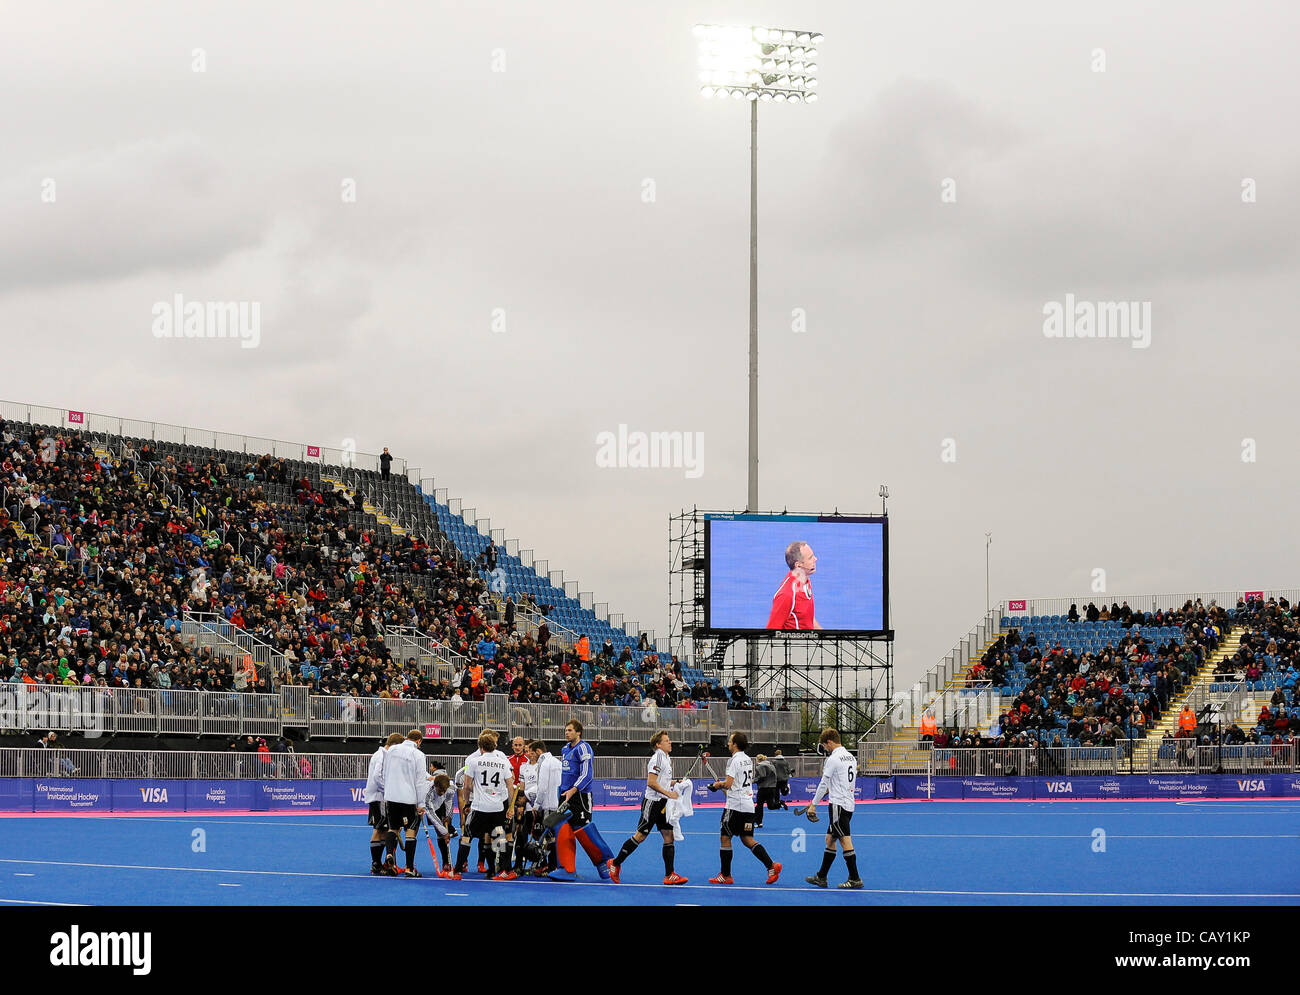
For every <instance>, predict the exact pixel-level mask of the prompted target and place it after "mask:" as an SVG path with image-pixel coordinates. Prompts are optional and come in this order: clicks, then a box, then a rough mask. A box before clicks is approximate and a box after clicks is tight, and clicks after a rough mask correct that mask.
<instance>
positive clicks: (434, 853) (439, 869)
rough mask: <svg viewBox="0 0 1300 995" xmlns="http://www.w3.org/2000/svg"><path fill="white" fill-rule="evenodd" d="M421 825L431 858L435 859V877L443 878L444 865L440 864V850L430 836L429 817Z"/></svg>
mask: <svg viewBox="0 0 1300 995" xmlns="http://www.w3.org/2000/svg"><path fill="white" fill-rule="evenodd" d="M420 825H422V826H423V827H424V839H425V841H426V842H427V843H428V844H429V856H430V857H432V858H433V876H434V877H442V865H441V864H440V863H438V849H437V847H435V846H434V845H433V837H432V836H430V835H429V817H428V814H427V813H426V814H425V817H424V818H423V819H421V820H420Z"/></svg>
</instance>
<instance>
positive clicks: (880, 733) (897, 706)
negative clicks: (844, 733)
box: [858, 611, 1002, 765]
mask: <svg viewBox="0 0 1300 995" xmlns="http://www.w3.org/2000/svg"><path fill="white" fill-rule="evenodd" d="M1001 631H1002V625H1001V616H1000V615H999V614H997V612H994V611H990V612H988V613H987V614H986V615H985V616H984V618H983V619H982V620H981V621H980V623H979V624H978V625H976V626H975V628H973V629H971V631H970V632H968V633H967V634H966V635H965V636H963V637H962V638H961V639H960V640H958V642H957V645H956V646H954V647H953V648H952V649H951V650H949V651H948V652H947V654H945V655H944V657H943V659H941V660H940V661H939V662H938V663H937V664H936V665H935V666H934V667H932V668H931V669H930V670H929V671H928V672H927V673H926V674H925V675H924V676H922V678H921V679H920V680H919V681H917V682H916V683H915V684H913V685H912V687H911V689H910V690H908V691H897V692H895V694H894V698H893V702H892V703H891V704H890V706H889V709H888V710H887V711H886V712H885V714H884V715H882V716H881V717H880V718H879V719H877V720H876V722H875V723H874V724H873V725H872V726H871V728H870V729H868V730H867V731H866V733H864V734H863V736H862V738H861V739H860V740H858V748H859V749H858V755H859V757H860V758H862V759H861V763H862V764H864V765H865V764H866V763H867V762H868V760H869V759H871V758H874V756H875V755H876V754H877V753H879V752H880V751H882V750H886V749H887V748H888V747H889V745H890V743H891V742H892V741H893V740H894V737H895V734H896V733H897V732H898V731H899V730H900V729H903V728H907V727H909V726H912V725H916V724H917V723H918V722H919V721H920V718H921V715H922V714H923V713H925V712H926V711H928V710H929V709H930V708H931V707H932V706H933V705H934V703H935V701H936V700H937V699H939V698H940V697H941V695H942V694H943V692H945V691H948V690H950V689H953V687H954V684H955V683H956V682H957V681H958V680H959V679H960V677H961V673H962V670H963V669H964V668H965V667H966V665H967V664H968V663H970V661H971V660H972V659H974V658H975V657H977V656H978V655H979V652H980V650H981V649H983V647H984V644H985V643H987V642H988V641H989V640H990V639H992V638H993V637H994V636H996V635H997V634H998V633H999V632H1001Z"/></svg>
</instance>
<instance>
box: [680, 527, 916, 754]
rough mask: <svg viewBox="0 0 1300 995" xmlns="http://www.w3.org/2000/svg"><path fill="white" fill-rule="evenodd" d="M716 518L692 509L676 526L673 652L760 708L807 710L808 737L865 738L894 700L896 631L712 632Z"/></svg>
mask: <svg viewBox="0 0 1300 995" xmlns="http://www.w3.org/2000/svg"><path fill="white" fill-rule="evenodd" d="M714 514H726V512H710V511H703V510H700V509H698V508H691V509H689V510H683V511H682V512H681V513H679V514H677V515H672V516H670V517H669V519H668V619H669V629H670V632H669V639H670V646H671V649H672V652H673V653H674V654H675V655H676V656H677V658H678V659H679V660H683V661H685V660H691V661H693V663H694V665H695V666H697V667H699V668H701V669H702V670H704V671H705V673H706V674H708V675H709V676H712V677H716V678H718V679H719V680H721V681H722V682H723V683H724V684H728V685H730V684H731V683H733V682H734V681H737V680H739V681H740V682H741V683H742V684H743V685H744V687H745V689H746V691H747V692H748V694H749V696H750V698H751V699H753V700H755V701H766V702H769V703H770V704H771V705H772V707H773V708H778V707H780V706H781V705H782V704H786V705H788V706H789V707H790V708H801V709H802V710H803V712H804V717H805V719H804V725H805V728H806V729H815V728H820V726H821V725H823V724H825V723H827V722H830V721H834V722H835V723H836V724H837V725H839V726H840V727H841V730H842V731H859V730H860V731H865V730H866V729H867V728H868V727H869V726H870V725H871V723H872V722H873V721H874V720H875V719H877V718H879V717H880V716H882V715H884V713H885V712H886V711H887V710H888V708H889V703H890V699H891V697H892V695H893V690H894V642H893V635H894V634H893V631H892V630H890V631H889V632H887V633H883V634H880V635H874V636H865V635H864V636H857V635H813V634H811V633H788V632H773V633H770V634H769V633H764V634H762V635H755V636H750V635H743V636H735V635H723V634H719V633H713V632H710V631H709V630H708V629H707V628H706V627H705V625H706V621H707V620H706V618H705V583H706V570H707V564H706V563H705V550H704V521H705V516H706V515H714ZM832 709H833V711H832Z"/></svg>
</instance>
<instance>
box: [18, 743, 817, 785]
mask: <svg viewBox="0 0 1300 995" xmlns="http://www.w3.org/2000/svg"><path fill="white" fill-rule="evenodd" d="M546 745H547V749H549V750H550V751H551V752H552V753H554V754H556V755H558V754H559V751H560V747H561V746H563V740H557V741H555V742H554V743H551V742H548V743H547V744H546ZM503 749H506V750H509V747H508V746H503ZM648 753H649V750H648V748H647V755H648ZM427 756H428V759H429V760H430V761H431V762H436V763H438V764H440V765H441V766H442V767H444V768H445V769H446V770H447V772H448V773H449V774H455V773H456V771H457V770H458V769H459V768H460V766H461V764H463V763H464V762H465V758H464V757H463V756H461V755H460V754H437V753H429V754H427ZM786 759H787V762H788V763H789V766H790V776H791V777H819V776H820V775H821V766H822V760H821V758H820V757H787V758H786ZM369 763H370V753H369V752H365V753H312V752H293V751H289V752H275V751H272V752H270V753H257V752H253V751H246V750H224V751H222V752H203V751H188V750H185V751H181V750H177V751H159V750H65V749H61V748H57V747H52V748H49V749H40V748H35V749H33V748H25V747H19V748H12V747H6V748H0V778H3V777H42V778H45V777H68V778H115V779H116V778H151V779H152V778H161V779H168V778H171V779H200V780H208V779H211V780H231V781H237V780H263V779H268V778H282V779H309V780H354V781H363V780H365V778H366V773H367V768H368V765H369ZM725 768H726V763H725V762H724V759H723V758H722V757H714V758H712V759H711V760H710V761H709V762H708V766H707V767H706V766H705V763H704V762H703V760H702V759H701V758H700V756H699V754H697V753H695V752H686V751H681V750H679V751H677V752H676V753H675V754H674V756H673V775H674V776H675V777H694V778H703V779H705V780H708V779H709V778H710V777H721V776H722V774H723V772H724V770H725ZM593 773H594V774H595V776H596V777H598V778H602V779H603V778H608V779H617V780H636V781H644V780H645V776H646V756H631V757H601V756H598V757H596V763H595V769H594V771H593Z"/></svg>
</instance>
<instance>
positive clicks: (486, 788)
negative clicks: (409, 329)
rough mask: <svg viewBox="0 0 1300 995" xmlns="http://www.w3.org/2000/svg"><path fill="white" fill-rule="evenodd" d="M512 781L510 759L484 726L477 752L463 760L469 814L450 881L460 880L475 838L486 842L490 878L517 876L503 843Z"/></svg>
mask: <svg viewBox="0 0 1300 995" xmlns="http://www.w3.org/2000/svg"><path fill="white" fill-rule="evenodd" d="M514 780H515V779H514V771H513V770H511V768H510V761H509V760H507V759H506V755H505V754H504V753H502V752H501V751H500V750H498V749H497V734H496V733H494V732H492V730H490V729H484V730H483V731H482V732H481V733H479V736H478V752H477V753H471V754H470V755H469V756H468V757H467V758H466V760H465V783H464V787H465V792H466V794H467V795H469V798H470V803H469V809H470V814H469V818H467V819H462V820H461V836H460V852H459V853H457V855H456V870H455V871H453V872H452V875H451V876H452V880H454V881H459V880H460V879H461V875H462V874H464V873H465V868H466V867H467V866H468V864H469V843H470V840H472V839H475V838H477V839H480V840H485V841H486V842H487V846H486V847H485V852H486V854H487V859H488V867H487V876H488V878H489V879H491V878H493V877H495V878H496V879H497V880H500V881H512V880H514V878H515V877H516V876H517V875H516V874H515V873H514V872H513V871H511V870H510V864H509V859H508V856H507V854H508V851H509V846H508V844H507V842H506V820H507V818H508V816H509V815H510V813H511V812H512V811H514V804H515V790H516V787H515V783H514ZM498 871H500V873H499V874H498V873H497V872H498Z"/></svg>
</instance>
